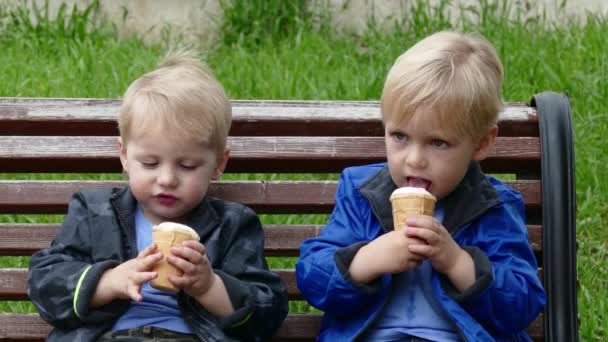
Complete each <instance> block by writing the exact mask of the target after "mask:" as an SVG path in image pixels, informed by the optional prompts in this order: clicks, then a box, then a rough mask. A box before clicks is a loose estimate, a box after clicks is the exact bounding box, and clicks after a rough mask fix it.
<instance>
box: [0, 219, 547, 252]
mask: <svg viewBox="0 0 608 342" xmlns="http://www.w3.org/2000/svg"><path fill="white" fill-rule="evenodd" d="M59 227H60V225H59V224H44V223H43V224H30V223H2V224H0V255H12V256H28V255H32V254H33V253H35V252H36V251H38V250H40V249H42V248H46V247H48V246H49V245H50V243H51V240H52V239H53V237H54V236H55V234H56V233H57V230H58V229H59ZM322 228H323V226H322V225H303V224H302V225H291V224H267V225H264V237H265V243H264V255H266V256H298V255H299V251H300V244H301V243H302V241H304V240H305V239H308V238H312V237H316V236H319V234H320V233H321V230H322ZM541 232H542V227H541V226H539V225H529V226H528V241H529V242H530V245H531V246H532V249H533V250H534V253H535V254H537V255H539V254H540V253H541V250H542V236H541Z"/></svg>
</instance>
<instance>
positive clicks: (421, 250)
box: [407, 244, 435, 257]
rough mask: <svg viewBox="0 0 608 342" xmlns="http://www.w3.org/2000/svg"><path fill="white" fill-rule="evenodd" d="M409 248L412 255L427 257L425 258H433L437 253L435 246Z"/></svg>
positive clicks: (423, 245) (418, 245)
mask: <svg viewBox="0 0 608 342" xmlns="http://www.w3.org/2000/svg"><path fill="white" fill-rule="evenodd" d="M407 248H408V251H410V253H413V254H416V255H421V256H425V257H431V256H433V255H434V253H435V248H434V247H433V246H431V245H427V244H422V245H420V244H416V245H414V244H412V245H409V246H408V247H407Z"/></svg>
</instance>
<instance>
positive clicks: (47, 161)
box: [0, 136, 540, 173]
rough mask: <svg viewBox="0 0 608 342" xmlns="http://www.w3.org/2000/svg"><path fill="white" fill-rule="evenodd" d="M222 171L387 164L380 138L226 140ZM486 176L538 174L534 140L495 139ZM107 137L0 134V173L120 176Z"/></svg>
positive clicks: (317, 169) (114, 141) (113, 139)
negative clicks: (227, 155)
mask: <svg viewBox="0 0 608 342" xmlns="http://www.w3.org/2000/svg"><path fill="white" fill-rule="evenodd" d="M228 140H229V146H230V148H231V152H230V161H229V162H228V167H227V170H226V172H254V173H255V172H274V173H277V172H286V173H296V172H317V173H319V172H340V171H342V170H343V169H344V168H345V167H347V166H353V165H363V164H371V163H377V162H382V161H385V160H386V152H385V151H386V150H385V145H384V138H383V137H276V136H274V137H230V138H229V139H228ZM482 167H483V169H484V171H486V172H488V173H492V172H500V173H515V172H527V173H533V172H535V171H536V172H538V170H539V169H540V140H539V139H538V138H537V137H499V138H498V139H497V143H496V146H495V147H494V149H493V150H492V151H491V152H490V155H489V157H488V158H487V159H486V160H484V161H483V162H482ZM121 170H122V166H121V164H120V161H119V159H118V143H117V139H116V137H114V136H108V137H105V136H104V137H86V136H78V137H72V136H70V137H57V136H52V137H51V136H40V137H37V136H0V172H121Z"/></svg>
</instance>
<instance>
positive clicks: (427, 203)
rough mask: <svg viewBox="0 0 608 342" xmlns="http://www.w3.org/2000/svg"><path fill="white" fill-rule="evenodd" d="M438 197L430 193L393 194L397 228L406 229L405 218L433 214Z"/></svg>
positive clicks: (392, 203)
mask: <svg viewBox="0 0 608 342" xmlns="http://www.w3.org/2000/svg"><path fill="white" fill-rule="evenodd" d="M435 202H436V199H435V197H434V196H433V195H431V194H430V193H428V192H427V193H425V194H424V193H407V194H398V195H393V196H391V205H392V207H393V225H394V228H395V230H400V229H405V227H406V225H405V220H406V219H407V218H408V217H410V216H412V215H427V216H433V212H434V211H435Z"/></svg>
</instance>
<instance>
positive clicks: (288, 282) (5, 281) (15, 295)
mask: <svg viewBox="0 0 608 342" xmlns="http://www.w3.org/2000/svg"><path fill="white" fill-rule="evenodd" d="M272 271H273V272H275V273H276V274H278V275H279V276H280V277H281V279H282V280H283V281H284V282H285V286H286V287H287V293H288V295H289V299H297V300H302V294H301V293H300V290H299V289H298V286H297V285H296V273H295V270H293V269H273V270H272ZM538 276H539V277H540V278H541V280H542V279H543V277H542V268H539V269H538ZM26 277H27V269H25V268H0V300H28V296H27V291H26V283H27V279H26Z"/></svg>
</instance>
